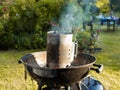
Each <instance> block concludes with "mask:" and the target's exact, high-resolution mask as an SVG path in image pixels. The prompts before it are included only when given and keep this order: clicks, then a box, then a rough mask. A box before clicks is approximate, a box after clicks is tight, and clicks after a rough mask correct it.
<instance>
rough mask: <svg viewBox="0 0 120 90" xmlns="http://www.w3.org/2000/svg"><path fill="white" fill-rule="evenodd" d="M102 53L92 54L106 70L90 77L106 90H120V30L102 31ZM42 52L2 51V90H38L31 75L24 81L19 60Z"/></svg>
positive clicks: (0, 71)
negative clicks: (29, 54) (27, 55)
mask: <svg viewBox="0 0 120 90" xmlns="http://www.w3.org/2000/svg"><path fill="white" fill-rule="evenodd" d="M99 43H100V47H101V48H102V51H101V52H97V53H92V55H94V56H95V57H96V58H97V62H96V63H98V64H103V65H104V69H103V71H102V72H101V73H100V74H97V73H95V72H94V71H91V72H90V75H92V76H94V77H95V78H96V79H98V80H99V81H101V82H102V83H103V85H104V86H105V88H106V90H120V29H118V30H117V31H115V32H106V31H105V30H102V32H101V34H100V39H99ZM36 51H40V50H23V51H19V50H8V51H0V90H37V84H36V82H35V81H34V80H33V81H32V80H31V78H30V77H29V75H27V78H28V79H27V80H26V81H25V80H24V66H23V64H18V60H19V59H20V57H22V56H23V55H25V54H28V53H32V52H36Z"/></svg>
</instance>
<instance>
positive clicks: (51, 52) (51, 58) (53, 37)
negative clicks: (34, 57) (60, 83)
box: [47, 31, 74, 68]
mask: <svg viewBox="0 0 120 90" xmlns="http://www.w3.org/2000/svg"><path fill="white" fill-rule="evenodd" d="M72 39H73V34H72V33H59V32H55V31H49V32H48V33H47V66H48V67H51V68H65V67H68V66H70V65H71V62H72V61H73V60H74V42H73V41H72Z"/></svg>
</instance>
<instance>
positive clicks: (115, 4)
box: [110, 0, 120, 12]
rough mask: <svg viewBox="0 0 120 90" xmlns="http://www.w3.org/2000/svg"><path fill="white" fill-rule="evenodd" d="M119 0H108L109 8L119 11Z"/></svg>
mask: <svg viewBox="0 0 120 90" xmlns="http://www.w3.org/2000/svg"><path fill="white" fill-rule="evenodd" d="M119 4H120V0H110V8H111V10H112V11H115V12H120V5H119Z"/></svg>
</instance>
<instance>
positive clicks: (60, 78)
mask: <svg viewBox="0 0 120 90" xmlns="http://www.w3.org/2000/svg"><path fill="white" fill-rule="evenodd" d="M46 55H47V54H46V51H41V52H34V53H31V54H27V55H24V56H23V57H22V58H21V59H20V60H19V62H21V63H23V64H24V66H25V69H26V71H27V72H28V73H29V74H30V76H31V77H32V78H33V79H34V80H36V81H37V82H38V84H39V85H40V84H41V85H44V84H46V85H47V86H56V85H57V86H59V85H60V86H62V85H64V86H68V85H71V84H73V83H76V82H79V81H81V80H82V79H83V78H85V77H86V76H87V75H88V73H89V71H90V68H91V67H92V66H93V64H94V63H95V61H96V58H95V57H94V56H91V55H88V54H84V53H78V55H77V57H76V58H75V59H74V61H73V62H72V63H71V66H69V67H66V68H50V67H46V63H47V62H46V61H47V60H46Z"/></svg>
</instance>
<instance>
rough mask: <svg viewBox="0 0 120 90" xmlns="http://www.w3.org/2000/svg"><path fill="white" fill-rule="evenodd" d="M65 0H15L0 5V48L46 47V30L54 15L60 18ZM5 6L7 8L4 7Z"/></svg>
mask: <svg viewBox="0 0 120 90" xmlns="http://www.w3.org/2000/svg"><path fill="white" fill-rule="evenodd" d="M63 4H64V0H55V1H53V0H40V1H38V2H36V1H35V0H15V1H13V2H11V3H9V5H8V6H7V7H5V6H4V5H3V4H2V7H0V11H2V12H1V13H0V20H2V21H0V31H1V32H0V38H1V39H0V49H4V48H3V47H5V48H6V49H8V48H13V49H34V48H44V47H46V32H47V31H48V30H49V29H50V24H49V22H50V21H51V19H52V18H53V17H56V18H59V15H60V9H61V7H62V5H63ZM4 7H5V8H4Z"/></svg>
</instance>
